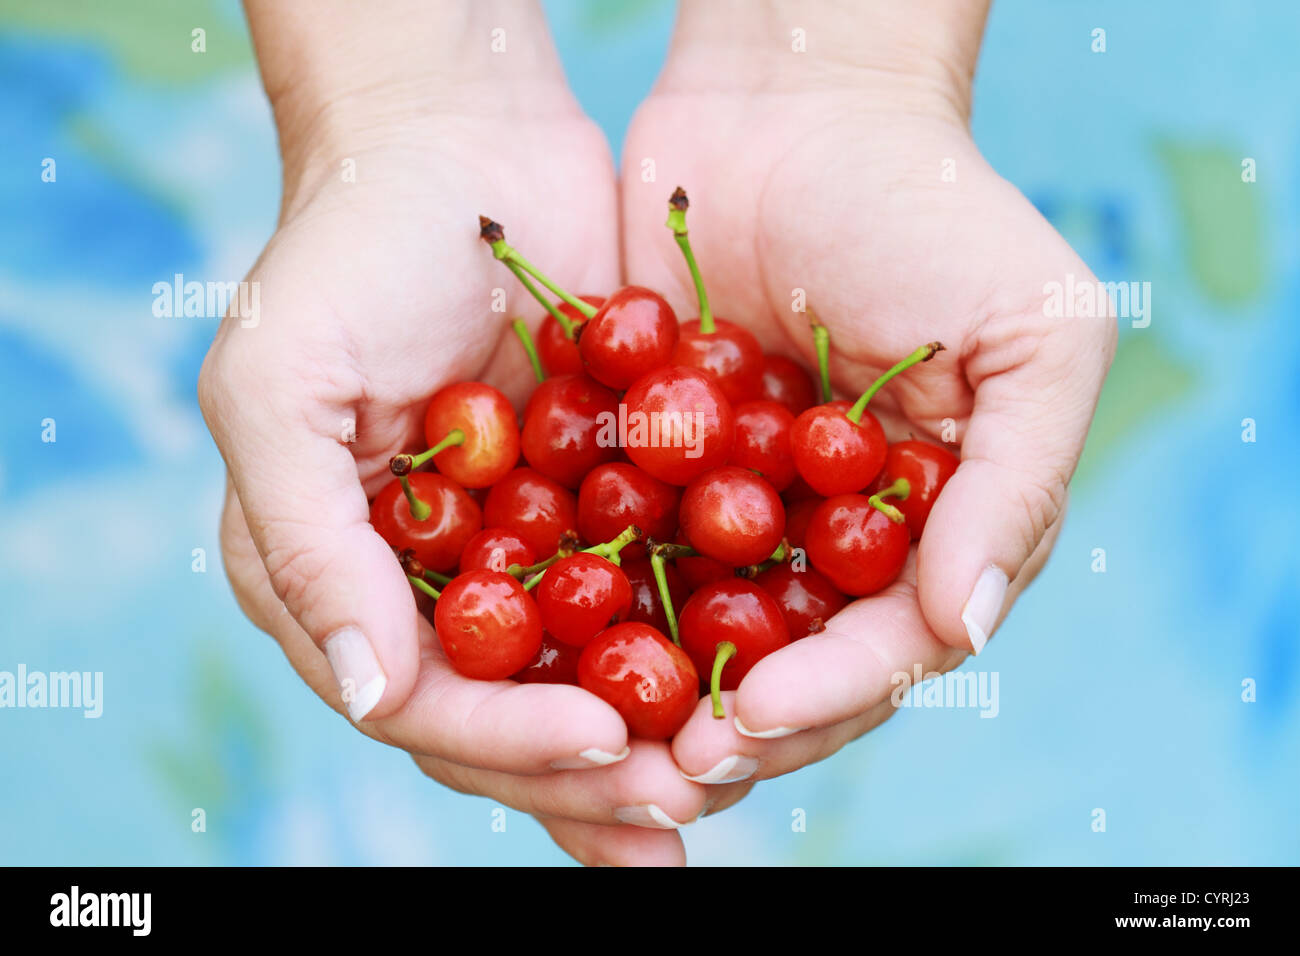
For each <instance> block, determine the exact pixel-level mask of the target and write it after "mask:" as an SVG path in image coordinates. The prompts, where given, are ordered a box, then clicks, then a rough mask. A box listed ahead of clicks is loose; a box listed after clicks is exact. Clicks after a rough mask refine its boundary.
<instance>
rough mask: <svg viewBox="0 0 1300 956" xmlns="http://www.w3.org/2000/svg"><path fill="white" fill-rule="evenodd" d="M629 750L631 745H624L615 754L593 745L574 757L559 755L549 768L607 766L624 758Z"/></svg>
mask: <svg viewBox="0 0 1300 956" xmlns="http://www.w3.org/2000/svg"><path fill="white" fill-rule="evenodd" d="M631 752H632V748H631V747H624V748H623V749H622V750H620V751H619V752H618V753H616V754H612V753H610V752H609V751H608V750H597V749H596V748H595V747H588V748H587V749H586V750H584V751H583V752H582V753H580V754H578V756H576V757H561V758H560V759H559V760H552V761H551V769H552V770H590V769H591V768H592V767H608V766H609V765H610V764H612V763H618V762H619V761H620V760H626V759H627V755H628V754H630V753H631Z"/></svg>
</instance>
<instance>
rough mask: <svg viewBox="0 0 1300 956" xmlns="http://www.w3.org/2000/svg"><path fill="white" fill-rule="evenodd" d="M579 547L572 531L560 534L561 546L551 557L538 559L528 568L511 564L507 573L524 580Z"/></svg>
mask: <svg viewBox="0 0 1300 956" xmlns="http://www.w3.org/2000/svg"><path fill="white" fill-rule="evenodd" d="M577 547H578V540H577V538H576V537H574V536H573V534H572V533H566V534H563V535H561V536H560V546H559V547H558V548H556V549H555V553H554V554H553V555H551V556H550V557H549V558H547V559H545V560H544V561H538V562H537V563H536V564H530V565H529V566H528V567H526V568H525V567H523V566H521V565H518V564H512V565H510V567H508V568H506V574H509V575H511V576H513V577H515V578H518V579H519V580H520V581H522V580H524V579H525V578H527V577H528V576H529V575H533V574H537V573H538V572H541V571H545V570H546V569H547V568H549V567H550V566H551V565H552V564H554V563H555V562H556V561H558V560H560V558H567V557H568V556H569V555H571V554H573V552H574V550H575V549H576V548H577Z"/></svg>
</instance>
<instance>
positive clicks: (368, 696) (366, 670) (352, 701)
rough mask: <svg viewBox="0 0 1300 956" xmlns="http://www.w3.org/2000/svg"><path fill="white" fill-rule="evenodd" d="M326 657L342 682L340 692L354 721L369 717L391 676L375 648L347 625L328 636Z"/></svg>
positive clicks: (325, 646) (357, 631)
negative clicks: (386, 673)
mask: <svg viewBox="0 0 1300 956" xmlns="http://www.w3.org/2000/svg"><path fill="white" fill-rule="evenodd" d="M323 646H324V648H325V659H326V660H327V661H329V665H330V669H331V670H333V671H334V679H335V680H336V681H338V682H339V693H340V694H342V695H343V703H345V704H346V705H347V708H348V716H349V717H351V718H352V719H353V720H354V721H359V720H362V719H364V718H365V716H366V714H368V713H370V712H371V711H372V710H374V707H375V704H377V703H379V698H381V697H383V696H384V688H386V687H387V686H388V677H387V676H386V675H385V674H384V669H383V668H382V667H380V666H379V658H378V657H376V656H375V650H374V648H372V647H371V646H370V642H369V641H368V640H366V636H365V635H364V634H362V633H361V632H360V631H359V630H357V629H356V628H355V627H344V628H340V629H339V630H337V631H335V632H334V633H333V634H331V635H330V636H329V637H327V638H325V643H324V645H323Z"/></svg>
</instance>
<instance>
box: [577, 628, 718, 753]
mask: <svg viewBox="0 0 1300 956" xmlns="http://www.w3.org/2000/svg"><path fill="white" fill-rule="evenodd" d="M578 684H579V686H581V687H582V688H583V689H585V690H587V691H589V692H591V693H593V694H595V695H596V696H597V697H599V698H600V699H601V700H603V701H605V703H607V704H609V705H610V706H611V707H613V708H614V709H615V710H617V711H618V712H619V715H620V716H621V717H622V718H623V722H624V723H625V724H627V729H628V732H629V733H630V734H631V735H632V736H634V737H641V738H642V739H645V740H667V739H668V738H670V737H672V736H673V734H675V733H677V731H679V730H681V729H682V727H684V726H685V725H686V721H687V720H689V719H690V716H691V714H692V713H693V712H694V711H695V705H696V703H697V702H698V701H699V698H700V675H699V673H698V672H697V671H696V670H695V665H694V664H692V663H691V659H690V658H689V657H687V656H686V652H685V651H683V650H682V649H681V648H680V647H678V646H677V645H676V644H674V643H673V642H672V641H670V640H668V638H666V637H664V635H663V634H662V633H661V632H660V631H657V630H655V629H654V628H653V627H651V626H650V625H648V624H641V623H638V622H634V621H624V622H623V623H622V624H615V625H614V626H613V627H611V628H608V629H607V630H605V631H603V632H601V634H600V635H599V636H598V637H597V638H596V639H595V640H594V641H592V642H591V643H590V644H588V645H587V646H586V647H585V648H584V649H583V651H582V656H581V657H580V658H578Z"/></svg>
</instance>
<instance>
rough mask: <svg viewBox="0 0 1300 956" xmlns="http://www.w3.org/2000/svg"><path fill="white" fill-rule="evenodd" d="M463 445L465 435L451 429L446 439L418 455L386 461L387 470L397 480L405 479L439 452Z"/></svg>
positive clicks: (455, 429) (458, 430)
mask: <svg viewBox="0 0 1300 956" xmlns="http://www.w3.org/2000/svg"><path fill="white" fill-rule="evenodd" d="M463 444H465V433H464V432H463V431H461V430H460V429H459V428H453V429H452V430H451V431H449V432H447V437H446V438H444V439H443V440H442V441H440V442H438V444H436V445H434V446H433V447H432V448H430V449H429V450H428V451H422V452H420V453H419V454H418V455H406V454H402V455H394V456H393V457H392V458H390V459H388V470H389V471H391V472H392V473H393V474H395V475H396V476H397V477H398V478H402V477H405V476H406V475H409V474H410V473H411V472H413V471H415V469H417V468H419V467H420V466H421V465H423V464H425V462H427V461H428V460H429V459H430V458H432V457H433V456H434V455H436V454H438V453H439V452H441V451H445V450H446V449H448V448H450V447H452V446H453V445H463Z"/></svg>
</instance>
